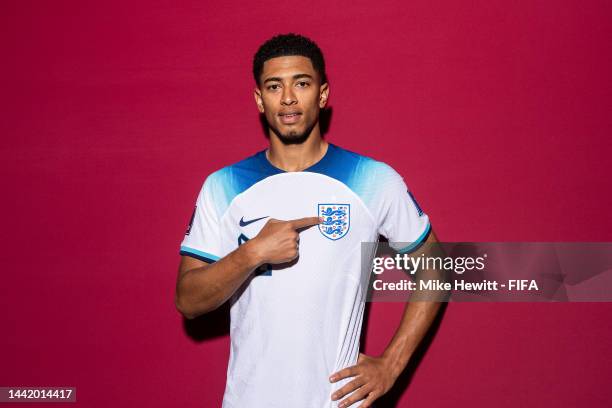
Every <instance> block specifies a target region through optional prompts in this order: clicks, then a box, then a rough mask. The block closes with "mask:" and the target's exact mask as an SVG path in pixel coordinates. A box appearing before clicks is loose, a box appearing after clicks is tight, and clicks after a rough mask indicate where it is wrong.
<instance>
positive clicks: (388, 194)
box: [180, 144, 430, 408]
mask: <svg viewBox="0 0 612 408" xmlns="http://www.w3.org/2000/svg"><path fill="white" fill-rule="evenodd" d="M310 216H319V217H321V218H322V220H323V221H322V222H321V224H319V225H315V226H313V227H310V228H308V229H306V230H304V231H302V232H300V246H299V257H298V258H297V262H294V263H292V264H291V265H290V266H288V267H283V268H280V267H278V266H274V265H272V266H268V265H266V266H263V267H262V268H260V269H258V270H257V271H255V272H254V273H253V274H252V275H250V277H249V279H247V281H246V282H245V283H244V285H243V286H242V287H241V288H240V289H239V290H238V291H237V292H236V293H235V294H234V295H233V296H232V298H231V299H230V304H231V307H230V315H231V316H230V318H231V324H230V337H231V349H230V360H229V365H228V369H227V385H226V388H225V393H224V396H223V407H224V408H234V407H235V408H244V407H250V408H259V407H261V408H264V407H265V408H286V407H289V406H291V407H298V408H301V407H304V408H321V407H336V406H337V404H338V402H339V401H335V402H332V401H331V394H332V393H333V392H334V391H335V390H337V389H339V388H340V387H342V386H343V385H344V384H346V383H347V382H349V381H350V379H347V380H343V381H340V382H338V383H334V384H332V383H330V382H329V376H330V375H331V374H332V373H334V372H336V371H339V370H340V369H342V368H345V367H348V366H351V365H354V364H356V362H357V358H358V353H359V337H360V332H361V324H362V318H363V311H364V305H365V297H366V294H367V279H366V280H364V279H363V271H362V268H361V264H362V259H361V243H362V242H375V241H377V239H378V236H379V235H383V236H385V237H386V238H387V239H388V240H389V241H390V242H403V243H410V244H409V245H407V246H404V247H403V248H396V249H398V250H400V251H402V252H405V251H409V250H410V249H412V248H413V247H416V246H417V245H419V244H420V243H421V242H422V241H424V240H425V239H426V237H427V235H428V233H429V231H430V225H429V219H428V216H427V215H426V214H425V213H424V212H423V211H422V210H421V208H420V207H419V206H418V204H417V203H416V201H415V200H414V197H413V196H412V194H411V193H410V192H409V190H408V187H407V186H406V184H405V183H404V181H403V179H402V177H401V176H400V175H399V174H398V173H397V172H395V171H394V170H393V169H392V168H391V167H389V166H388V165H386V164H384V163H382V162H379V161H376V160H373V159H370V158H368V157H365V156H361V155H359V154H356V153H352V152H349V151H347V150H345V149H342V148H340V147H338V146H335V145H332V144H329V145H328V149H327V152H326V153H325V155H324V156H323V158H322V159H321V160H320V161H319V162H317V163H316V164H314V165H313V166H311V167H309V168H307V169H305V170H303V171H299V172H285V171H283V170H281V169H278V168H276V167H274V166H273V165H272V164H271V163H270V162H269V161H268V160H267V158H266V154H265V151H261V152H259V153H257V154H255V155H253V156H251V157H249V158H247V159H245V160H242V161H240V162H238V163H236V164H233V165H231V166H228V167H225V168H223V169H221V170H218V171H216V172H215V173H213V174H211V175H210V176H209V177H208V178H207V179H206V181H205V182H204V185H203V187H202V189H201V191H200V193H199V195H198V198H197V201H196V209H195V212H194V215H193V217H192V220H191V223H190V227H189V229H188V231H187V234H186V235H185V238H184V240H183V242H182V244H181V249H180V253H181V254H182V255H186V256H191V257H194V258H198V259H201V260H204V261H206V262H215V261H217V260H219V259H220V258H222V257H223V256H225V255H227V254H228V253H230V252H232V251H233V250H235V249H236V248H238V246H239V245H241V244H243V243H244V242H246V241H248V240H249V239H252V238H253V237H255V236H256V235H257V234H258V232H259V231H260V230H261V229H262V228H263V226H264V225H265V223H266V222H267V220H269V219H270V218H275V219H279V220H292V219H296V218H302V217H310Z"/></svg>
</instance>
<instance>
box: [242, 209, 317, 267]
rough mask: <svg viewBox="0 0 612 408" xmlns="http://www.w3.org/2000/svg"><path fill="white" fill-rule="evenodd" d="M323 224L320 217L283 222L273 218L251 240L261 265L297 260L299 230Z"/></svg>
mask: <svg viewBox="0 0 612 408" xmlns="http://www.w3.org/2000/svg"><path fill="white" fill-rule="evenodd" d="M320 222H321V219H320V218H319V217H304V218H298V219H295V220H288V221H281V220H275V219H274V218H271V219H269V220H268V222H266V225H264V227H263V228H262V229H261V231H259V234H257V236H256V237H255V238H253V239H251V240H249V242H248V243H249V244H250V245H251V247H252V249H253V251H254V253H256V254H257V258H258V259H259V262H260V264H280V263H285V262H290V261H292V260H294V259H295V258H297V256H298V254H299V251H298V247H299V245H298V244H299V241H300V234H299V232H298V230H301V229H304V228H309V227H312V226H313V225H317V224H319V223H320Z"/></svg>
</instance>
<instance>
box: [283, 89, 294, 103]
mask: <svg viewBox="0 0 612 408" xmlns="http://www.w3.org/2000/svg"><path fill="white" fill-rule="evenodd" d="M296 103H297V98H296V96H295V93H294V92H293V88H291V87H285V88H283V95H282V98H281V104H283V105H294V104H296Z"/></svg>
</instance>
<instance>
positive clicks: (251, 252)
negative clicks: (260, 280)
mask: <svg viewBox="0 0 612 408" xmlns="http://www.w3.org/2000/svg"><path fill="white" fill-rule="evenodd" d="M240 248H241V249H242V251H243V253H244V256H245V259H246V264H247V265H248V266H249V269H257V268H259V267H260V266H261V265H263V264H264V263H266V262H265V260H264V259H263V257H262V256H261V251H260V250H259V245H257V238H253V239H250V240H248V241H247V242H245V243H244V244H242V245H241V246H240Z"/></svg>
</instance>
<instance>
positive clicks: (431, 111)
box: [0, 0, 612, 407]
mask: <svg viewBox="0 0 612 408" xmlns="http://www.w3.org/2000/svg"><path fill="white" fill-rule="evenodd" d="M87 3H89V4H87ZM0 7H1V8H2V17H1V18H2V27H3V30H2V31H3V35H2V36H0V41H1V43H2V54H3V55H2V56H3V58H2V60H3V63H2V68H1V69H2V76H1V78H2V89H3V92H2V94H3V98H2V111H3V119H2V121H1V123H0V131H1V133H2V138H1V145H0V146H1V150H0V154H1V160H0V163H1V164H0V166H1V167H0V170H1V172H2V179H3V181H2V190H3V200H2V204H1V206H2V208H1V210H2V214H4V217H3V234H2V256H1V258H0V259H1V266H2V272H3V283H2V285H1V287H0V310H2V312H0V313H1V315H0V324H1V329H0V330H1V332H2V336H0V350H2V362H1V363H0V386H17V385H41V386H42V385H45V386H52V385H57V386H61V385H70V386H76V387H77V390H78V391H77V398H78V401H79V402H78V404H79V405H82V406H87V407H108V406H149V407H153V406H156V407H157V406H159V407H162V406H163V407H168V406H181V407H215V406H219V405H220V401H221V397H222V392H223V388H224V382H225V370H226V364H227V358H228V353H229V348H228V338H227V336H226V335H224V334H223V330H220V332H221V333H219V327H221V329H223V323H224V321H223V319H222V316H219V314H218V315H211V316H208V317H205V318H204V319H200V320H198V321H196V322H193V323H190V324H185V323H184V322H183V320H182V318H181V317H180V316H179V314H178V313H177V312H176V310H175V309H174V304H173V295H174V284H175V279H176V270H177V265H178V261H179V256H178V246H179V243H180V241H181V239H182V236H183V232H184V230H185V226H186V223H187V221H188V220H189V217H190V215H191V211H192V209H193V204H194V202H195V198H196V195H197V192H198V190H199V188H200V186H201V183H202V181H203V179H204V177H205V176H206V175H207V174H209V173H210V172H212V171H214V170H216V169H218V168H220V167H222V166H224V165H227V164H229V163H232V162H235V161H237V160H239V159H241V158H243V157H245V156H246V155H250V154H252V153H253V152H254V151H256V150H260V149H262V148H264V147H265V146H266V139H265V137H264V136H263V133H262V131H261V127H260V124H259V121H258V114H257V110H256V108H255V104H254V102H253V96H252V89H253V86H254V84H253V79H252V77H251V59H252V55H253V54H254V52H255V51H256V49H257V47H258V46H259V45H260V44H261V43H262V42H263V41H264V40H266V39H267V38H269V37H270V36H272V35H273V34H276V33H280V32H288V31H295V32H299V33H303V34H305V35H307V36H310V37H312V38H313V39H314V40H315V41H317V42H318V44H319V45H320V46H321V48H322V49H323V50H324V52H325V56H326V59H327V64H328V71H329V78H330V83H331V107H332V111H333V115H332V121H331V126H330V130H329V132H328V134H327V138H328V140H329V141H330V142H333V143H336V144H339V145H341V146H343V147H345V148H348V149H350V150H354V151H357V152H360V153H363V154H367V155H369V156H372V157H374V158H376V159H379V160H383V161H385V162H387V163H389V164H390V165H392V166H393V167H395V168H396V169H397V170H398V171H399V172H400V173H401V174H402V175H403V176H404V177H405V179H406V181H407V183H408V184H409V186H410V187H411V189H412V190H413V191H414V193H415V196H416V197H417V199H418V200H419V203H420V204H421V206H422V207H423V208H424V209H425V211H426V212H427V213H428V214H429V216H430V217H431V219H432V221H433V225H434V228H435V230H436V231H437V233H438V236H439V238H440V239H441V240H445V241H454V240H456V241H459V240H464V241H612V228H611V227H612V221H611V219H610V216H609V210H610V208H612V195H611V193H610V182H609V177H610V173H611V171H610V170H611V167H612V166H611V164H610V153H611V152H612V149H611V142H610V134H611V131H612V123H611V119H610V117H611V116H610V112H611V109H610V108H611V103H610V98H611V97H612V92H611V86H610V72H612V61H611V53H610V42H609V40H610V38H612V35H611V34H612V33H611V24H610V21H611V17H612V3H610V2H608V1H587V2H584V1H583V2H580V1H537V2H534V1H531V0H530V1H515V2H508V1H491V0H477V1H472V2H455V1H441V2H430V1H417V2H400V1H378V2H376V3H373V2H371V1H351V2H343V3H334V4H330V3H328V2H322V1H315V2H307V3H279V2H268V1H264V2H257V3H253V4H250V3H244V2H238V1H228V2H218V3H217V4H212V2H201V1H185V2H178V3H177V2H173V1H146V2H144V1H143V2H129V3H127V4H126V3H125V2H120V1H106V2H81V1H71V2H69V1H61V2H42V1H39V2H26V1H12V2H7V1H5V2H3V4H2V6H0ZM402 307H403V305H401V304H375V305H374V306H373V307H372V308H371V313H370V316H369V324H368V326H367V345H366V352H367V353H373V354H376V353H379V352H381V351H382V350H383V348H384V346H385V345H386V343H387V341H388V340H389V339H390V337H391V335H392V333H393V331H394V328H395V327H396V326H397V323H398V320H399V318H400V316H401V312H402ZM326 312H327V313H333V311H326ZM610 312H612V305H611V304H588V303H583V304H578V303H574V304H451V305H449V307H448V308H447V310H446V313H445V315H444V319H443V321H442V324H441V325H440V327H439V329H438V330H437V332H436V333H435V336H434V337H433V339H431V342H430V345H429V349H428V351H427V353H426V354H425V355H424V357H423V359H422V360H421V361H420V364H419V365H418V368H417V370H416V372H415V373H414V375H413V376H412V378H411V381H410V384H409V386H408V388H407V389H406V390H405V392H402V390H401V389H399V390H395V391H394V392H393V393H392V394H391V395H390V396H388V397H387V399H386V400H385V401H384V404H382V405H381V406H383V407H384V406H393V402H394V401H395V400H399V404H398V406H399V407H409V406H428V407H446V406H467V405H468V404H469V405H470V406H473V407H489V406H491V405H492V404H495V405H496V406H504V407H516V406H530V407H540V406H589V407H595V406H609V404H610V399H611V393H610V389H609V378H610V376H612V368H611V366H610V364H609V362H610V361H611V359H612V352H611V351H610V348H609V346H610V341H611V339H612V328H611V327H610V325H609V322H610ZM215 319H220V321H219V322H216V320H215ZM211 320H213V321H211ZM296 369H299V368H297V367H296ZM406 382H408V379H402V380H401V383H402V384H404V385H405V384H406ZM400 388H401V387H400ZM287 406H288V407H289V406H293V404H292V403H291V402H290V401H288V402H287Z"/></svg>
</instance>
